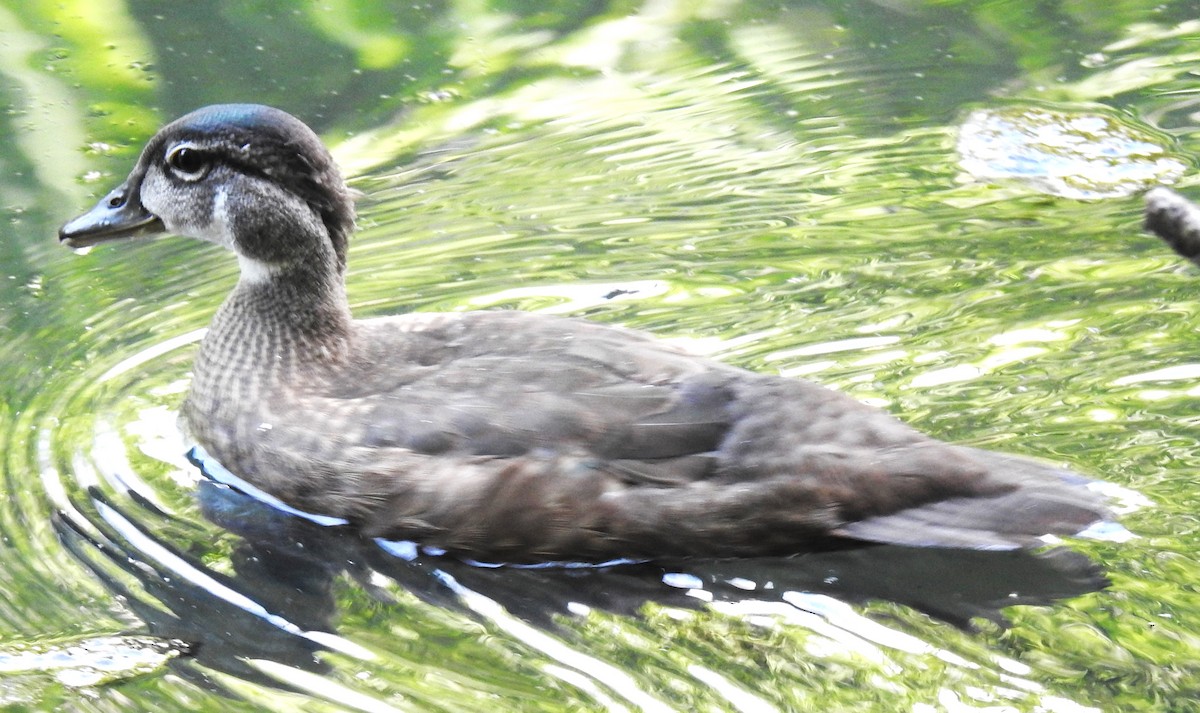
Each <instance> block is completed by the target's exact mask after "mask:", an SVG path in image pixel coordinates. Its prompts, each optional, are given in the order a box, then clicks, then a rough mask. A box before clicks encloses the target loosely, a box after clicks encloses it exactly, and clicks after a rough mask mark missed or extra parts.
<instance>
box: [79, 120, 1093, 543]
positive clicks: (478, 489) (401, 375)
mask: <svg viewBox="0 0 1200 713" xmlns="http://www.w3.org/2000/svg"><path fill="white" fill-rule="evenodd" d="M354 220H355V212H354V205H353V199H352V195H351V192H350V191H349V190H348V189H347V187H346V184H345V182H344V181H343V179H342V176H341V174H340V173H339V171H338V168H337V167H336V165H335V164H334V162H333V159H332V157H331V156H330V154H329V152H328V151H327V150H326V148H325V147H324V146H323V145H322V143H321V141H320V139H318V138H317V136H316V135H315V134H314V133H313V131H312V130H311V129H309V128H308V127H307V126H306V125H304V124H303V123H302V122H301V121H299V120H298V119H296V118H295V117H293V116H291V115H289V114H287V113H285V112H283V111H280V110H277V109H273V108H270V107H265V106H257V105H242V104H238V105H222V106H210V107H206V108H202V109H199V110H197V111H194V112H192V113H190V114H187V115H186V116H184V117H182V118H180V119H178V120H176V121H174V122H172V123H170V124H168V125H167V126H166V127H164V128H163V129H162V130H161V131H159V132H158V134H157V135H155V136H154V137H153V138H152V139H151V140H150V142H149V143H148V144H147V145H146V147H145V149H144V150H143V152H142V154H141V157H140V159H139V160H138V162H137V165H136V166H135V167H134V169H133V172H132V173H130V175H129V177H128V178H127V179H126V180H125V182H124V183H123V184H121V185H120V186H119V187H118V188H116V189H115V190H114V191H112V192H111V193H109V194H108V195H107V196H105V197H104V198H103V199H102V200H100V202H99V203H98V204H97V205H96V206H95V207H94V208H92V209H91V210H90V211H88V212H87V213H85V214H83V215H81V216H79V217H77V218H75V219H74V220H72V221H70V222H69V223H67V224H66V225H65V226H63V228H62V229H61V231H60V233H59V239H60V240H61V241H62V242H63V243H65V244H66V245H68V246H70V247H83V246H90V245H93V244H96V243H101V242H106V241H109V240H113V239H116V238H122V237H129V236H134V235H150V234H157V233H174V234H178V235H186V236H191V237H194V238H200V239H202V240H207V241H209V242H212V243H216V244H218V245H221V246H224V247H226V248H228V249H230V250H232V251H233V252H234V254H235V255H236V256H237V259H238V262H239V264H240V270H241V273H240V278H239V280H238V283H237V286H236V287H235V288H234V290H233V292H232V294H230V295H229V297H228V298H227V299H226V300H225V302H224V304H223V305H222V306H221V307H220V309H219V310H218V311H217V314H216V317H215V318H214V319H213V322H212V326H211V327H210V329H209V330H208V333H207V335H206V336H205V337H204V340H203V342H202V343H201V345H200V348H199V353H198V355H197V356H196V360H195V365H194V370H193V375H194V376H193V382H192V385H191V390H190V392H189V394H188V396H187V398H186V400H185V402H184V404H183V406H182V409H181V421H182V424H183V426H184V427H185V429H186V430H187V431H188V432H189V433H190V435H191V437H192V438H194V439H195V440H196V442H198V443H199V444H200V445H202V446H203V447H204V448H205V449H206V450H207V452H208V453H209V454H210V455H211V456H212V457H214V458H216V459H217V460H218V461H220V463H222V464H223V465H224V466H225V467H226V468H228V469H229V470H231V471H233V472H234V473H237V474H238V475H240V476H241V477H243V478H245V479H246V480H247V481H249V482H250V483H252V484H253V485H255V486H257V487H259V488H262V489H263V490H265V491H267V492H268V493H270V494H272V495H274V496H276V497H278V498H279V499H281V500H282V501H284V502H285V503H287V504H289V505H291V506H293V507H295V508H299V509H301V510H305V511H309V512H319V513H324V514H327V515H331V516H336V517H340V518H344V519H345V520H348V521H349V522H350V523H351V524H352V525H353V526H355V527H357V528H359V529H360V531H361V532H362V533H363V534H365V535H369V536H377V537H383V538H397V539H408V540H414V541H417V542H420V543H422V544H425V545H428V546H430V547H436V548H441V549H444V550H447V551H450V552H452V553H458V554H461V555H462V556H466V557H477V558H487V559H490V560H494V561H510V562H518V561H520V562H530V561H546V560H578V561H602V560H607V559H611V558H676V557H687V556H704V557H746V556H758V555H775V554H785V553H794V552H802V551H806V550H811V549H813V548H815V547H818V546H822V545H825V544H828V543H829V542H830V541H839V540H859V541H867V542H889V543H900V544H910V545H920V546H949V547H970V548H1016V547H1025V546H1033V545H1037V544H1039V543H1041V542H1042V541H1043V540H1042V539H1039V538H1041V537H1042V536H1044V535H1073V534H1076V533H1079V532H1080V531H1081V530H1084V529H1085V528H1087V527H1088V526H1089V525H1092V524H1094V523H1097V522H1101V521H1106V520H1107V519H1108V518H1109V517H1110V512H1109V510H1108V507H1107V505H1106V503H1105V498H1104V497H1102V496H1101V495H1099V494H1097V493H1095V492H1093V490H1092V489H1091V488H1090V487H1089V484H1090V483H1092V481H1088V480H1087V479H1085V478H1082V477H1080V476H1077V475H1075V474H1073V473H1071V472H1068V471H1064V470H1059V469H1055V468H1053V467H1049V466H1047V465H1043V464H1040V463H1036V462H1034V461H1031V460H1026V459H1023V458H1019V457H1015V456H1009V455H1001V454H997V453H992V452H988V451H983V450H978V449H974V448H968V447H962V446H955V445H950V444H947V443H943V442H941V441H938V440H935V439H933V438H931V437H929V436H926V435H924V434H922V433H920V432H918V431H916V430H914V429H912V428H910V427H908V426H906V425H904V424H902V423H900V422H899V421H897V420H895V419H893V418H892V417H890V416H888V415H887V414H885V413H884V412H882V411H879V410H877V409H874V408H871V407H868V406H866V405H864V404H861V403H858V402H856V401H854V400H853V399H851V398H849V397H847V396H844V395H842V394H839V393H837V392H834V391H831V390H828V389H825V388H823V387H820V386H818V385H816V384H813V383H809V382H805V381H799V380H793V379H785V378H781V377H776V376H769V375H764V374H758V373H753V372H749V371H745V370H741V369H737V368H734V367H731V366H728V365H725V364H722V363H719V362H716V361H712V360H708V359H704V358H699V357H696V356H692V355H689V354H687V353H684V352H683V351H681V350H679V349H677V348H675V347H673V346H670V345H668V344H665V343H663V342H660V341H656V340H655V339H654V338H652V337H650V336H648V335H646V334H641V333H638V332H634V331H630V330H627V329H622V328H619V327H611V326H606V325H601V324H596V323H591V322H587V321H583V320H579V319H570V318H562V317H554V316H549V315H543V314H531V313H524V312H517V311H492V312H464V313H451V314H422V313H413V314H406V315H402V316H394V317H386V318H378V319H368V320H355V319H353V318H352V317H351V314H350V308H349V304H348V302H347V298H346V293H345V289H344V277H345V268H346V247H347V242H348V240H349V238H350V235H351V233H352V232H353V230H354Z"/></svg>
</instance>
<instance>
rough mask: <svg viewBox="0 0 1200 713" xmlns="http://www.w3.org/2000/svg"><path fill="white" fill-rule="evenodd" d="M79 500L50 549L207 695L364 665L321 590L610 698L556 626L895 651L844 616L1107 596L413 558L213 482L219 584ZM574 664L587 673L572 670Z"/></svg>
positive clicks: (1024, 565)
mask: <svg viewBox="0 0 1200 713" xmlns="http://www.w3.org/2000/svg"><path fill="white" fill-rule="evenodd" d="M93 498H94V502H95V504H96V507H97V510H98V512H99V513H100V515H101V518H102V520H103V521H104V522H103V530H102V531H103V536H97V535H96V534H95V533H87V532H85V531H83V530H81V529H80V528H78V527H73V526H72V525H71V523H70V520H68V519H62V520H60V521H59V523H58V524H59V525H60V528H59V529H60V533H61V534H62V539H63V541H64V542H65V543H66V544H67V546H68V547H69V548H70V549H71V550H72V551H74V552H75V553H76V554H77V556H79V558H80V560H81V561H83V562H85V563H88V564H89V566H91V567H92V569H93V571H95V573H96V574H97V576H98V577H99V578H100V579H101V580H102V581H103V582H104V583H105V584H106V585H107V586H108V587H109V588H110V590H111V591H113V592H114V593H115V594H117V595H119V596H121V597H122V598H123V599H124V600H125V602H126V603H127V605H128V606H129V607H130V608H131V609H132V610H133V612H134V613H135V614H136V615H137V616H138V617H140V618H141V619H143V620H144V621H145V622H146V624H147V626H148V627H149V629H150V631H151V633H153V634H155V635H157V636H160V637H163V638H166V639H171V640H177V641H179V642H182V643H181V644H180V646H181V648H182V649H183V650H184V651H185V653H187V654H189V655H190V657H194V658H195V659H197V660H198V661H199V663H201V664H202V665H203V666H201V667H195V666H187V665H186V663H185V661H183V660H181V661H179V664H181V666H180V671H181V673H183V674H184V675H187V676H189V677H190V678H192V679H194V680H198V681H199V682H201V683H203V685H205V686H218V687H219V683H217V682H216V681H215V680H214V679H213V678H212V677H210V676H208V675H206V674H205V673H204V672H203V669H204V668H205V667H207V668H210V669H214V670H216V671H220V672H224V673H229V674H232V675H234V676H236V677H237V678H239V679H242V680H246V681H255V682H259V683H263V684H267V685H271V686H276V687H280V686H282V687H285V688H289V687H291V688H299V689H305V686H303V685H294V680H295V679H294V677H292V676H288V675H281V673H280V671H281V669H282V668H286V669H289V670H291V671H293V672H309V673H317V674H320V673H324V672H327V671H328V670H329V667H328V665H327V664H325V663H323V661H322V658H321V657H319V656H317V655H316V654H317V652H319V651H322V650H332V651H337V652H339V653H341V654H344V655H349V656H351V657H357V658H361V659H363V660H370V659H372V658H374V657H375V654H373V653H372V652H371V651H368V650H367V649H366V648H364V647H362V646H360V645H359V644H357V643H355V642H354V641H352V640H350V639H349V638H346V637H343V636H341V635H339V633H338V632H337V630H336V629H337V626H336V623H335V622H337V621H338V618H339V617H338V613H339V612H338V611H337V608H338V604H337V599H336V596H337V595H336V594H335V582H338V581H341V580H342V579H343V578H345V577H348V578H350V579H352V580H353V581H354V582H356V583H357V585H356V586H359V587H361V589H362V591H363V592H365V593H367V594H368V595H370V596H371V597H372V598H373V599H374V600H376V601H378V602H380V603H381V604H384V605H387V604H388V603H395V602H396V601H397V599H396V592H397V591H399V590H404V591H405V592H407V593H410V594H411V595H413V596H415V597H417V598H418V599H420V600H422V601H424V602H426V603H429V604H432V605H435V606H438V607H443V608H445V609H448V610H453V611H458V612H463V613H466V614H468V615H469V616H472V617H478V618H482V619H485V620H487V621H488V622H489V623H490V624H492V625H498V627H499V628H500V629H502V630H504V631H506V633H508V634H510V635H513V636H516V637H517V638H520V639H522V640H523V641H524V643H526V644H529V645H532V646H534V647H537V648H538V649H539V650H541V651H542V652H543V653H546V654H547V655H548V656H549V657H550V658H553V659H557V660H558V661H559V662H560V663H564V664H566V666H567V667H568V668H576V669H577V668H581V667H586V668H588V669H589V671H588V675H589V676H591V677H592V678H594V679H596V680H597V681H598V682H600V683H603V684H604V685H605V686H606V687H607V688H609V689H610V690H612V689H617V690H619V689H620V688H622V685H621V682H620V681H619V680H615V679H620V678H621V676H623V675H624V674H623V673H622V672H620V671H619V670H618V669H616V668H615V667H612V666H611V665H609V664H606V663H603V662H601V661H599V660H597V659H594V658H592V657H590V656H589V655H587V654H583V653H581V652H578V651H571V650H570V648H569V646H566V645H564V644H563V641H562V640H561V639H560V638H556V637H555V633H556V631H561V626H560V625H559V623H556V617H559V616H572V615H578V614H581V613H586V612H588V611H590V610H593V609H600V610H605V611H608V612H613V613H618V614H623V615H628V616H635V615H637V614H638V612H639V610H640V609H641V608H642V607H643V605H645V604H646V603H648V602H653V603H656V604H659V605H664V606H668V607H673V608H677V609H696V608H699V607H704V606H709V607H713V608H715V609H718V610H720V611H724V612H729V613H733V614H735V615H736V614H742V615H746V616H756V615H759V614H766V615H770V616H775V617H776V618H777V619H782V620H783V621H793V622H797V623H799V624H800V625H809V626H812V625H813V624H814V623H815V626H813V628H816V629H822V628H824V629H829V630H836V631H840V632H843V633H846V634H848V635H850V636H852V637H859V638H862V639H866V640H869V641H873V642H875V643H878V644H881V645H884V646H894V647H897V648H902V649H904V648H905V644H903V643H899V644H897V643H896V642H897V641H902V640H904V639H905V638H906V637H907V635H904V634H900V633H899V632H892V633H891V634H888V633H887V632H888V631H889V630H887V629H885V628H884V627H882V626H879V625H877V624H875V623H873V622H871V621H870V620H869V619H867V618H866V617H863V616H861V615H859V614H857V613H855V612H854V610H853V609H852V608H851V607H849V606H846V604H847V603H855V602H862V601H867V600H887V601H892V602H897V603H900V604H904V605H907V606H910V607H912V608H914V609H917V610H919V611H922V612H925V613H927V614H929V615H931V616H934V617H937V618H939V619H942V620H944V621H947V622H950V623H952V624H954V625H955V626H958V627H963V628H969V627H970V626H971V623H972V620H975V619H977V618H983V619H987V620H992V621H997V622H1002V621H1003V615H1002V613H1001V610H1002V609H1003V608H1004V607H1008V606H1012V605H1015V604H1046V603H1049V602H1052V601H1055V600H1058V599H1062V598H1068V597H1073V596H1077V595H1080V594H1084V593H1087V592H1091V591H1095V590H1097V589H1100V588H1102V587H1103V586H1105V584H1106V581H1105V579H1104V577H1103V576H1102V574H1101V573H1100V571H1099V569H1098V568H1097V567H1096V566H1095V565H1094V564H1093V563H1092V562H1091V561H1090V560H1089V559H1087V558H1086V557H1085V556H1084V555H1082V554H1080V553H1078V552H1075V551H1072V550H1067V549H1062V548H1057V549H1051V550H1048V551H1043V552H1030V551H1026V550H1010V551H980V550H954V549H939V548H914V547H899V546H891V545H877V546H864V547H856V548H852V547H842V548H838V549H827V550H823V551H816V552H808V553H804V554H797V555H795V556H791V557H771V558H756V559H745V560H700V559H693V560H685V561H678V562H621V563H611V564H607V565H603V566H569V565H559V566H547V567H512V566H504V567H495V566H484V565H480V564H478V563H471V562H467V561H463V560H461V559H457V558H454V557H452V556H449V555H440V554H437V553H432V554H431V553H429V552H424V551H422V550H421V549H420V548H418V547H416V546H415V545H408V544H404V543H381V542H378V541H375V540H370V539H366V538H363V537H361V536H360V535H358V534H356V533H355V532H354V531H353V530H352V529H351V528H349V527H345V526H336V525H332V526H331V525H328V524H326V525H322V524H318V523H317V522H313V521H311V520H309V519H306V518H304V517H300V516H297V515H296V514H294V513H290V512H285V511H282V510H279V509H277V508H275V507H273V506H271V505H269V504H267V503H264V502H263V501H261V500H259V499H256V498H253V497H250V496H248V495H246V494H244V493H242V492H240V491H239V490H237V489H236V488H233V487H230V486H229V485H227V484H224V483H218V482H213V481H202V483H201V485H200V488H199V499H200V503H201V506H202V510H203V512H204V513H205V515H206V516H207V517H208V518H209V519H211V520H212V521H213V522H215V523H217V524H219V525H220V526H222V527H224V528H227V529H228V530H230V531H232V532H234V533H236V534H237V535H239V536H240V537H241V542H240V543H239V544H238V545H237V546H236V547H235V550H234V552H233V554H232V561H231V565H232V569H233V572H234V574H233V575H232V576H229V575H225V574H222V573H220V572H218V571H215V570H214V569H213V568H212V567H210V566H208V565H206V564H205V563H203V562H201V561H200V560H198V559H196V558H194V557H191V556H189V555H188V554H187V553H183V552H179V551H177V550H174V549H172V548H171V547H170V546H168V545H165V544H164V543H163V542H162V540H161V538H156V537H155V535H154V534H153V533H151V532H149V531H147V530H146V529H145V528H142V527H140V526H139V525H138V524H137V515H136V514H135V513H124V512H122V511H121V510H120V509H118V508H116V507H115V506H113V505H111V504H108V503H106V502H105V501H104V499H103V498H102V497H101V495H100V494H99V493H93ZM89 545H91V546H89ZM114 565H115V567H116V568H117V569H119V570H123V571H124V573H125V574H126V575H132V576H133V577H135V578H136V579H137V580H138V582H139V584H140V588H141V590H142V591H140V592H139V591H132V590H131V588H130V587H129V586H128V584H127V582H128V577H125V576H118V575H119V573H118V572H115V571H114ZM789 613H790V615H789ZM561 621H562V620H558V622H561ZM872 627H874V629H876V630H875V631H872ZM822 633H827V632H826V631H822ZM907 639H910V640H911V639H912V637H907ZM560 649H561V650H560ZM564 652H567V653H564ZM578 657H583V658H586V659H588V661H586V662H584V663H582V664H581V663H580V662H579V661H578V660H573V659H577V658H578ZM182 658H184V659H186V658H187V657H182ZM564 658H567V659H572V660H564ZM606 671H607V673H606ZM606 676H607V678H606ZM326 695H328V694H326ZM625 697H626V698H629V696H628V695H626V696H625ZM648 703H649V702H648V701H642V702H641V704H643V707H645V704H648ZM651 707H656V706H651Z"/></svg>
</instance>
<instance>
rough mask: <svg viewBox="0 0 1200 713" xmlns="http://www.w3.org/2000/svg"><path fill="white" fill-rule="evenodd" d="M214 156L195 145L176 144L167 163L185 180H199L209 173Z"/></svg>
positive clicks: (168, 155)
mask: <svg viewBox="0 0 1200 713" xmlns="http://www.w3.org/2000/svg"><path fill="white" fill-rule="evenodd" d="M211 164H212V157H211V156H210V155H209V154H208V153H206V152H204V151H201V150H200V149H198V148H196V147H194V146H176V147H175V148H174V149H172V150H171V152H170V153H169V154H167V165H168V166H170V167H171V170H172V171H174V172H175V175H176V176H179V177H180V178H182V179H184V180H185V181H198V180H200V179H201V178H203V177H204V174H205V173H208V167H209V165H211Z"/></svg>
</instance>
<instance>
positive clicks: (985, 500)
mask: <svg viewBox="0 0 1200 713" xmlns="http://www.w3.org/2000/svg"><path fill="white" fill-rule="evenodd" d="M968 450H969V451H970V454H971V456H972V457H973V458H975V459H976V460H978V461H979V462H980V463H982V464H984V465H985V466H986V467H987V468H988V469H989V471H990V474H991V477H992V478H993V479H994V480H995V481H996V482H998V483H1002V484H1003V485H1005V486H1007V487H1006V488H1005V489H1004V491H1003V492H1000V493H999V494H996V495H989V496H976V497H958V498H951V499H947V500H941V501H937V502H932V503H929V504H926V505H920V506H917V507H913V508H909V509H907V510H902V511H900V512H896V513H892V514H889V515H881V516H878V517H871V518H867V519H865V520H860V521H857V522H852V523H849V524H847V525H845V526H843V527H841V528H839V530H838V533H837V534H839V535H841V536H844V537H850V538H853V539H857V540H865V541H868V542H881V543H888V544H897V545H910V546H916V547H965V548H972V549H988V550H1004V549H1017V548H1022V547H1036V546H1039V545H1046V544H1053V543H1054V542H1055V541H1056V540H1057V539H1058V538H1059V537H1075V536H1081V537H1090V538H1097V539H1109V540H1124V539H1128V538H1130V537H1133V535H1132V534H1130V533H1129V531H1128V530H1126V529H1125V528H1124V527H1122V526H1121V525H1120V524H1118V523H1117V522H1116V521H1115V520H1114V507H1115V506H1116V505H1118V503H1116V502H1115V501H1114V497H1120V496H1121V495H1122V494H1123V491H1122V493H1118V491H1121V489H1120V488H1117V487H1115V486H1111V485H1110V484H1108V483H1103V482H1100V481H1095V480H1090V479H1088V478H1085V477H1083V476H1081V475H1079V474H1077V473H1073V472H1071V471H1069V470H1063V469H1061V468H1055V467H1053V466H1049V465H1045V464H1043V463H1039V462H1037V461H1034V460H1030V459H1027V458H1021V457H1018V456H1012V455H1005V454H1002V453H993V452H991V451H984V450H978V449H968Z"/></svg>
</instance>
